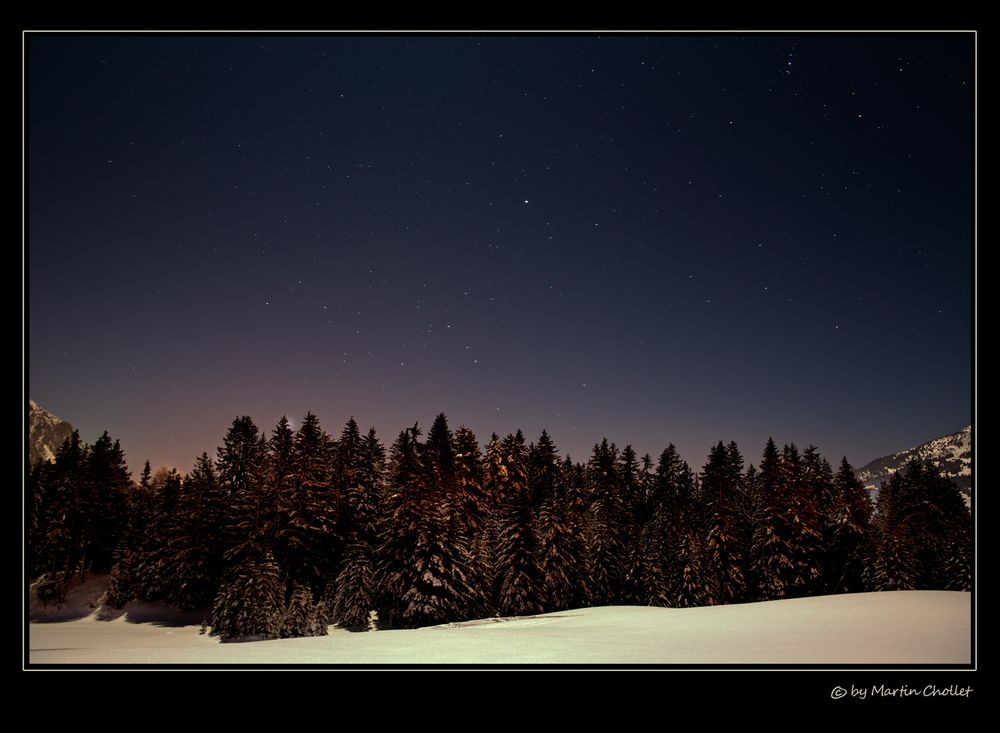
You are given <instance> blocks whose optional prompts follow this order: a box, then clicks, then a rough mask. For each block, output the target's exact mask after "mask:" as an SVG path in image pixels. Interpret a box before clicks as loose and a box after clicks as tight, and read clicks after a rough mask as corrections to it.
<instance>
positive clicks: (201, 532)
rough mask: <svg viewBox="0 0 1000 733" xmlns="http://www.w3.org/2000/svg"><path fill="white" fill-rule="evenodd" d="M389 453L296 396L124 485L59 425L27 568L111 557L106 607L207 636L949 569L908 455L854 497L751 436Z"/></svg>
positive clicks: (427, 620) (954, 580) (960, 541)
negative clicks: (695, 453)
mask: <svg viewBox="0 0 1000 733" xmlns="http://www.w3.org/2000/svg"><path fill="white" fill-rule="evenodd" d="M422 437H423V436H422V433H421V431H420V430H419V429H418V428H417V427H416V426H414V427H413V428H410V429H407V430H404V431H402V432H401V433H400V434H399V436H398V437H397V439H396V441H395V442H394V443H393V445H392V446H391V448H390V450H389V452H388V456H387V455H386V450H385V448H384V446H383V444H382V443H381V441H380V440H379V439H378V437H377V436H376V434H375V431H374V429H372V430H370V431H369V432H368V433H367V434H362V433H361V432H360V430H359V429H358V425H357V423H356V422H355V421H354V420H353V418H352V419H351V420H350V421H349V422H348V423H347V425H346V426H345V427H344V429H343V431H342V432H341V434H340V436H339V438H337V439H334V438H333V437H331V436H330V435H328V434H327V433H326V432H324V431H323V430H322V428H321V427H320V424H319V420H318V419H317V418H316V416H315V415H313V414H311V413H310V414H308V415H306V417H305V419H304V420H303V422H302V424H301V426H300V427H299V429H298V430H295V431H293V430H292V429H291V427H290V425H289V422H288V420H287V419H285V418H282V419H281V421H280V422H279V423H278V424H277V426H276V427H275V428H274V430H273V431H272V432H271V435H270V436H269V437H268V436H266V435H264V434H263V433H262V432H261V431H260V430H258V428H257V426H256V425H254V423H253V421H252V420H251V419H250V418H249V417H239V418H237V419H236V420H234V421H233V424H232V426H231V427H230V429H229V431H228V433H227V434H226V436H225V439H224V441H223V445H222V446H221V447H220V448H219V449H218V452H217V455H216V457H215V459H214V460H213V459H212V458H210V457H209V456H208V454H202V455H201V456H200V457H199V458H198V459H197V461H196V464H195V466H194V469H193V470H192V471H191V473H190V474H188V475H186V476H184V477H183V478H182V477H181V476H180V475H178V474H177V473H176V471H171V472H160V473H159V474H157V475H155V476H153V475H151V471H150V468H149V464H148V462H147V464H146V468H145V470H144V471H143V472H142V475H141V477H140V479H139V481H138V483H137V484H135V483H133V482H132V481H131V480H130V478H129V474H128V471H127V469H126V466H125V460H124V456H123V455H122V451H121V448H120V446H119V445H118V443H117V442H112V441H111V439H110V438H109V437H108V435H107V434H105V435H104V436H102V437H101V439H100V440H98V441H97V442H96V443H95V444H94V445H93V446H87V445H86V444H83V443H82V442H81V441H80V438H79V435H78V434H76V433H74V434H73V436H72V437H71V438H70V439H68V440H67V441H66V442H65V443H64V445H63V446H62V447H61V448H60V449H59V451H58V452H57V455H56V459H55V462H54V463H42V464H38V465H36V466H35V467H34V468H33V469H32V472H31V477H30V482H31V496H30V501H31V504H30V514H29V528H28V540H29V564H30V569H31V571H32V573H33V576H34V577H38V576H42V580H41V581H40V582H39V583H38V585H37V588H38V591H39V594H40V595H41V596H42V597H43V598H45V599H47V600H53V601H59V600H60V598H61V597H62V595H63V594H64V593H65V589H66V587H67V584H68V583H69V582H70V580H71V579H72V578H74V577H78V576H85V575H86V574H87V573H88V572H110V581H109V587H108V591H107V597H106V603H107V604H108V605H111V606H114V607H121V606H122V605H124V604H125V603H127V602H128V601H130V600H146V601H153V600H164V601H167V602H169V603H171V604H174V605H176V606H178V607H180V608H183V609H197V608H208V609H210V612H209V615H208V617H207V619H206V621H207V623H208V625H209V626H210V627H211V630H212V633H213V634H217V635H219V636H222V637H224V638H240V637H254V636H257V637H277V636H308V635H316V634H325V633H326V627H327V625H328V624H340V625H342V626H345V627H350V628H355V629H365V628H373V627H374V626H375V624H376V623H377V624H379V625H389V626H393V627H414V626H422V625H427V624H436V623H444V622H449V621H459V620H463V619H471V618H481V617H486V616H491V615H503V616H512V615H525V614H533V613H542V612H547V611H558V610H561V609H566V608H574V607H580V606H594V605H608V604H640V605H655V606H673V607H688V606H703V605H712V604H721V603H740V602H746V601H757V600H770V599H777V598H793V597H800V596H807V595H815V594H827V593H846V592H857V591H864V590H903V589H953V590H969V589H971V585H972V562H971V552H972V549H971V537H970V533H971V529H970V522H969V514H968V510H967V509H966V507H965V504H964V501H963V499H962V497H961V495H960V493H959V491H958V489H957V487H956V486H955V485H954V484H953V483H952V482H951V481H950V480H948V479H946V478H943V477H942V476H941V474H940V473H939V472H938V471H937V469H935V468H934V467H933V466H930V465H921V464H918V463H916V462H914V463H911V464H910V465H909V466H908V467H907V468H906V469H905V471H902V472H900V473H897V474H894V475H893V477H892V479H891V481H889V482H888V483H887V484H885V485H884V486H883V487H882V489H881V491H880V492H879V498H878V503H877V506H876V507H874V511H873V507H872V505H871V502H870V500H869V495H868V492H867V491H866V490H865V488H864V487H863V486H862V485H861V483H860V482H859V481H858V480H857V479H856V478H855V476H854V471H853V469H852V468H851V466H850V464H848V462H847V460H846V459H844V460H842V461H841V463H840V465H839V467H838V469H837V470H836V471H834V470H833V468H832V467H831V465H830V464H829V463H828V462H827V461H826V459H824V458H823V457H822V456H821V455H820V454H819V452H818V450H817V449H816V448H815V447H814V446H810V447H808V448H806V449H805V450H802V451H800V450H799V449H798V448H797V447H796V446H795V445H786V446H784V448H782V449H781V450H779V449H778V447H777V446H776V445H775V444H774V442H773V441H772V440H769V441H768V443H767V446H766V447H765V449H764V453H763V455H762V457H761V460H760V462H759V466H758V467H755V466H753V465H751V466H749V467H745V464H744V459H743V456H742V455H741V453H740V451H739V448H738V447H737V445H736V444H735V443H732V442H731V443H729V444H728V445H726V444H723V443H721V442H720V443H719V444H717V445H716V446H714V447H713V448H712V449H711V452H710V454H709V457H708V461H707V463H706V464H705V466H704V467H703V468H702V470H701V471H700V472H699V473H697V474H696V473H695V472H694V471H693V470H692V469H691V467H690V466H689V465H688V464H687V463H686V462H684V461H683V460H682V459H681V457H680V455H679V454H678V452H677V450H676V449H675V448H674V446H673V445H669V446H667V448H666V449H665V450H664V451H663V452H662V453H661V454H660V456H659V459H658V460H656V461H655V462H654V460H653V459H652V458H651V457H650V456H648V455H646V456H643V457H641V458H640V457H638V456H637V455H636V453H635V451H633V450H632V448H631V447H630V446H626V447H625V448H623V449H621V450H619V449H618V448H617V447H616V446H615V445H614V444H613V443H611V444H609V443H608V441H607V440H604V441H602V442H601V443H599V444H598V445H595V446H594V449H593V452H592V454H591V456H590V458H589V460H588V461H587V462H586V463H585V464H581V463H575V462H573V461H572V460H570V458H569V457H568V456H567V457H566V458H564V459H561V458H560V457H559V454H558V451H557V449H556V446H555V445H554V444H553V441H552V440H551V438H550V437H549V435H548V434H547V433H546V432H542V434H541V436H540V437H539V438H538V440H537V442H534V443H531V444H527V443H526V442H525V439H524V436H523V435H522V434H521V432H520V431H518V432H517V433H514V434H512V435H508V436H507V437H506V438H499V437H497V436H496V435H493V436H492V438H491V439H490V441H489V443H488V445H487V446H486V449H485V453H484V452H483V450H482V449H481V447H480V445H479V443H478V441H477V439H476V436H475V435H474V434H473V432H472V431H471V430H469V429H468V428H466V427H461V428H459V429H458V430H457V431H454V432H452V431H451V430H450V429H449V427H448V423H447V420H446V418H445V416H444V415H439V416H438V417H437V418H436V419H435V421H434V423H433V425H432V426H431V428H430V431H429V432H428V433H427V436H426V438H425V439H423V440H422V439H421V438H422Z"/></svg>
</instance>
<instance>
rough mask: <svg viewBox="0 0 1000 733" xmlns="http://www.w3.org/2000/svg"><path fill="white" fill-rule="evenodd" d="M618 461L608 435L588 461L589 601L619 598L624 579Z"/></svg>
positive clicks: (607, 601)
mask: <svg viewBox="0 0 1000 733" xmlns="http://www.w3.org/2000/svg"><path fill="white" fill-rule="evenodd" d="M617 464H618V450H617V449H616V448H615V446H614V445H613V444H611V445H609V444H608V441H607V438H605V439H604V440H603V441H602V442H601V443H599V444H597V445H595V446H594V451H593V454H592V455H591V458H590V461H589V462H588V463H587V483H588V488H589V494H590V507H589V517H588V518H589V532H588V554H589V561H590V562H589V567H590V578H591V601H592V602H593V603H594V604H595V605H601V606H603V605H614V604H616V603H619V602H620V600H621V596H622V585H623V580H624V578H623V576H624V569H625V568H624V565H625V563H624V557H625V546H626V541H625V538H626V532H627V526H626V515H625V510H624V506H623V500H622V492H621V487H620V486H619V483H618V471H617Z"/></svg>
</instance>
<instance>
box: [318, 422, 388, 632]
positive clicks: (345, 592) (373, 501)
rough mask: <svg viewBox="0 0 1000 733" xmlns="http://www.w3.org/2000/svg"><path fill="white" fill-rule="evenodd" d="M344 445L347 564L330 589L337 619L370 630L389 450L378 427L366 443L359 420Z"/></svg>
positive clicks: (333, 616) (345, 434) (333, 615)
mask: <svg viewBox="0 0 1000 733" xmlns="http://www.w3.org/2000/svg"><path fill="white" fill-rule="evenodd" d="M338 445H339V449H340V461H339V462H340V466H341V469H340V470H341V472H342V473H341V481H342V482H343V484H342V486H343V489H342V490H343V491H344V505H345V512H344V513H345V514H346V515H347V516H348V517H349V522H348V526H347V529H346V533H347V540H346V546H345V551H344V561H343V565H342V567H341V570H340V572H339V574H338V575H337V581H336V584H335V586H334V587H333V588H331V589H330V590H329V591H328V594H329V596H331V597H332V600H331V601H330V610H331V619H332V620H333V621H334V623H338V624H340V625H341V626H345V627H353V628H360V627H364V628H367V624H368V621H369V618H370V614H371V612H372V610H374V609H375V607H376V603H377V589H376V584H375V583H376V579H375V566H374V556H375V551H376V545H377V526H378V516H377V508H378V503H379V499H380V496H381V494H382V473H383V470H384V469H383V463H384V460H385V449H384V448H383V447H382V443H381V442H380V441H379V439H378V437H377V436H376V435H375V430H374V428H373V429H372V430H370V431H369V432H368V435H367V437H365V438H364V439H362V438H361V437H360V433H359V431H358V428H357V423H356V422H355V421H354V418H351V420H350V421H349V422H348V423H347V426H346V427H345V428H344V432H343V433H342V434H341V438H340V442H339V444H338Z"/></svg>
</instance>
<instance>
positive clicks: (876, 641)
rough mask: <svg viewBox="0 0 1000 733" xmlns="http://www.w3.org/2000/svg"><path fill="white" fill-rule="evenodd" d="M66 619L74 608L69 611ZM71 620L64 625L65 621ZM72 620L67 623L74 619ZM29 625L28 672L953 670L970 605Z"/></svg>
mask: <svg viewBox="0 0 1000 733" xmlns="http://www.w3.org/2000/svg"><path fill="white" fill-rule="evenodd" d="M78 611H80V609H79V608H78ZM68 615H69V616H72V615H73V614H68ZM76 615H77V616H79V613H76ZM96 616H97V612H95V613H91V614H90V615H87V616H84V617H82V618H79V617H77V618H76V619H75V620H67V621H58V622H48V623H37V622H32V623H31V624H30V625H29V650H30V651H29V660H30V662H31V663H32V664H47V663H57V664H58V663H94V664H114V665H125V664H140V663H145V664H185V665H188V664H230V663H242V664H255V665H256V664H270V663H288V664H313V663H318V664H417V665H419V664H448V663H477V664H609V663H610V664H685V665H686V664H726V663H739V664H762V665H767V664H826V665H856V664H896V663H903V664H926V665H929V666H933V665H940V664H956V663H959V664H962V663H965V664H967V663H969V661H970V646H971V644H970V594H968V593H954V592H946V591H906V592H895V593H859V594H852V595H838V596H826V597H820V598H801V599H794V600H786V601H770V602H767V603H749V604H743V605H735V606H714V607H708V608H686V609H680V608H645V607H638V606H611V607H602V608H586V609H579V610H573V611H563V612H558V613H550V614H545V615H540V616H531V617H521V618H514V619H507V620H497V619H487V620H483V621H473V622H467V623H460V624H447V625H444V626H433V627H428V628H423V629H415V630H399V631H374V632H349V631H344V630H342V629H338V628H334V627H331V628H330V635H329V636H324V637H313V638H305V639H280V640H273V641H257V642H248V643H240V644H223V643H220V642H219V640H218V639H216V638H213V637H210V636H207V635H201V634H199V624H198V622H197V619H195V618H193V617H192V616H191V615H188V616H184V615H178V614H176V613H173V614H171V613H165V612H158V611H157V607H155V606H149V605H135V606H132V607H130V608H128V609H127V610H126V612H125V613H122V614H121V615H119V616H118V618H115V619H114V620H110V621H107V620H98V618H97V617H96Z"/></svg>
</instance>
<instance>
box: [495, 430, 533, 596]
mask: <svg viewBox="0 0 1000 733" xmlns="http://www.w3.org/2000/svg"><path fill="white" fill-rule="evenodd" d="M503 454H504V468H505V471H504V475H505V481H504V482H503V486H502V492H501V496H502V499H501V504H500V508H499V511H500V521H499V525H498V527H499V535H498V537H497V551H496V571H495V572H496V579H497V583H498V589H497V590H498V601H499V611H500V613H501V614H503V615H505V616H523V615H526V614H530V613H537V612H538V611H540V610H541V603H540V596H541V593H540V578H539V575H540V573H539V570H538V560H537V555H536V553H537V550H536V542H535V535H534V531H533V527H532V498H533V497H532V494H531V491H530V487H529V485H528V466H527V450H526V448H525V445H524V436H523V435H522V434H521V431H520V430H518V431H517V432H516V433H515V434H512V435H508V436H507V438H505V439H504V441H503Z"/></svg>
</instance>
